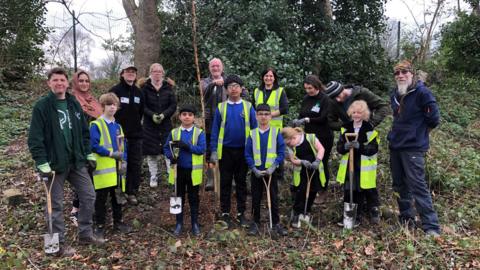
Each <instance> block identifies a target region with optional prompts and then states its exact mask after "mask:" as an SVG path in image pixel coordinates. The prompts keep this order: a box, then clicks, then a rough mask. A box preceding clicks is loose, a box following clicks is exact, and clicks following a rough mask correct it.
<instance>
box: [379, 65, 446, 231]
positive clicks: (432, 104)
mask: <svg viewBox="0 0 480 270" xmlns="http://www.w3.org/2000/svg"><path fill="white" fill-rule="evenodd" d="M394 76H395V81H396V82H397V87H396V88H395V89H394V91H393V93H392V96H391V107H392V111H393V123H392V129H391V130H390V132H389V134H388V141H389V147H390V169H391V172H392V180H393V190H394V191H395V192H397V193H398V194H399V197H398V199H397V202H398V208H399V210H400V217H399V219H400V222H401V223H405V224H407V225H408V226H409V227H414V226H415V215H416V214H415V210H414V209H413V205H412V201H413V200H414V201H415V208H416V210H417V212H418V213H419V215H420V219H421V221H422V229H423V230H424V232H425V233H426V234H427V235H431V236H434V237H437V236H439V235H440V226H439V223H438V216H437V213H436V212H435V210H434V209H433V203H432V197H431V195H430V190H429V188H428V185H427V182H426V180H425V153H426V152H427V151H428V148H429V133H430V131H431V130H432V129H433V128H435V127H436V126H437V125H438V123H439V120H440V113H439V110H438V106H437V102H436V100H435V97H434V96H433V94H432V92H431V91H430V90H429V89H428V88H427V87H426V86H425V85H424V84H423V82H422V81H420V80H419V81H415V80H414V77H415V72H414V69H413V66H412V64H411V63H410V62H409V61H406V60H403V61H401V62H399V63H398V64H397V65H396V66H395V67H394Z"/></svg>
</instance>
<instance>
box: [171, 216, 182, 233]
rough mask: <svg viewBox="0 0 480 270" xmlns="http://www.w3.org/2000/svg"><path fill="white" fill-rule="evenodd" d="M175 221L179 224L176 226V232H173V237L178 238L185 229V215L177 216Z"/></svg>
mask: <svg viewBox="0 0 480 270" xmlns="http://www.w3.org/2000/svg"><path fill="white" fill-rule="evenodd" d="M175 219H176V220H177V224H176V225H175V230H173V235H175V236H176V237H178V236H180V234H181V233H182V227H183V213H181V214H177V215H176V217H175Z"/></svg>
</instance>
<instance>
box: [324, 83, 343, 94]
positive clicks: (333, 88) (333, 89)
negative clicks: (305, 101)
mask: <svg viewBox="0 0 480 270" xmlns="http://www.w3.org/2000/svg"><path fill="white" fill-rule="evenodd" d="M342 90H343V85H342V84H341V83H339V82H336V81H331V82H329V83H327V90H326V91H325V94H327V96H329V97H330V98H335V97H337V96H338V95H339V94H340V93H341V92H342Z"/></svg>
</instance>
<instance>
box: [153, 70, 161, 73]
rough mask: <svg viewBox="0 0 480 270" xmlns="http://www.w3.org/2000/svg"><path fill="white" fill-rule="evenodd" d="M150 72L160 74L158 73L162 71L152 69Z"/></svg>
mask: <svg viewBox="0 0 480 270" xmlns="http://www.w3.org/2000/svg"><path fill="white" fill-rule="evenodd" d="M151 73H157V74H160V73H163V70H152V72H151Z"/></svg>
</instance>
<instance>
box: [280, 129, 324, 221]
mask: <svg viewBox="0 0 480 270" xmlns="http://www.w3.org/2000/svg"><path fill="white" fill-rule="evenodd" d="M282 135H283V139H284V140H285V143H286V144H287V146H288V147H290V149H291V151H289V155H288V158H289V160H290V161H291V162H292V164H293V165H294V168H293V193H294V204H293V209H292V210H293V216H292V219H291V226H292V227H294V228H299V227H300V220H299V216H300V214H303V215H306V216H311V214H310V213H311V210H312V204H313V202H314V201H315V197H316V195H317V192H318V191H319V190H320V189H321V188H322V187H325V183H326V179H325V172H324V170H323V163H322V159H323V155H324V153H325V148H323V146H322V144H321V143H320V141H319V140H318V139H317V138H316V136H315V134H311V133H304V132H303V130H302V129H301V128H299V127H296V128H292V127H286V128H284V129H282ZM309 179H310V190H309V194H308V201H307V202H306V209H305V201H306V200H307V198H306V193H307V186H308V181H309ZM305 210H306V211H305ZM305 212H306V213H305Z"/></svg>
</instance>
